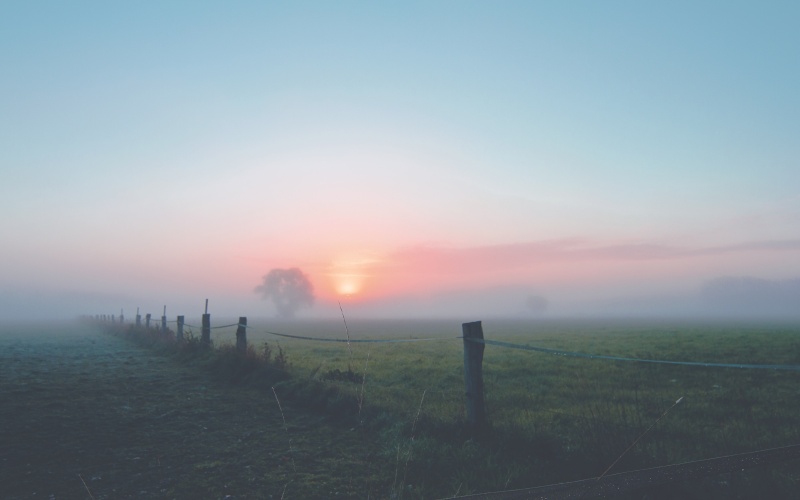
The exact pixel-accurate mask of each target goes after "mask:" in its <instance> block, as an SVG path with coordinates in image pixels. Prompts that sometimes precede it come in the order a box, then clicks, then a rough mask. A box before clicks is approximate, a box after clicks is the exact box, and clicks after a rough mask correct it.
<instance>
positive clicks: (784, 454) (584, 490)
mask: <svg viewBox="0 0 800 500" xmlns="http://www.w3.org/2000/svg"><path fill="white" fill-rule="evenodd" d="M94 319H95V320H97V321H103V322H111V323H117V318H116V317H115V316H114V315H96V316H95V317H94ZM151 319H152V318H151V315H150V314H147V315H146V317H145V325H144V328H146V329H150V328H151V326H150V322H151ZM118 322H119V324H122V323H123V322H124V316H123V314H122V312H121V313H120V316H119V320H118ZM167 323H175V324H176V332H175V339H176V341H178V342H181V341H183V340H184V328H185V327H191V328H196V329H199V330H200V331H201V337H200V340H201V342H203V343H204V344H208V345H210V344H211V335H210V332H211V330H212V329H221V328H232V327H236V337H235V338H236V344H235V345H236V349H237V350H239V351H241V352H244V351H246V350H247V329H248V328H252V327H251V326H248V323H247V317H244V316H241V317H239V320H238V322H236V323H231V324H225V325H218V326H213V327H212V326H211V315H210V314H209V313H208V301H206V308H205V312H204V313H203V315H202V319H201V325H200V326H197V325H190V324H187V323H186V322H185V317H184V316H182V315H181V316H177V318H176V320H175V321H171V322H168V321H167V316H166V306H165V307H164V311H163V314H162V316H161V322H160V328H159V331H161V332H162V333H163V334H169V333H170V331H169V330H168V328H167ZM135 325H136V326H137V327H141V326H142V325H141V316H140V315H139V311H138V309H137V314H136V321H135ZM259 331H260V332H262V333H266V334H269V335H273V336H277V337H283V338H290V339H296V340H304V341H313V342H336V343H347V344H348V345H349V344H351V343H405V342H422V341H430V340H442V339H443V338H442V337H436V338H392V339H387V338H380V339H378V338H373V339H364V338H360V339H351V338H350V337H349V332H348V337H347V338H346V339H345V338H321V337H313V336H304V335H290V334H286V333H280V332H273V331H267V330H264V329H259ZM451 339H461V340H462V341H463V347H464V389H465V390H464V395H465V412H466V423H467V426H468V430H469V432H470V433H472V434H473V435H479V434H482V433H485V432H487V431H488V429H489V422H488V419H487V411H486V405H485V400H484V382H483V366H482V365H483V355H484V351H485V348H486V346H487V345H489V346H496V347H500V348H505V349H516V350H523V351H531V352H538V353H542V354H548V355H555V356H561V357H571V358H581V359H589V360H602V361H614V362H627V363H631V362H632V363H646V364H664V365H673V366H691V367H704V368H733V369H749V370H771V371H793V372H800V365H787V364H743V363H709V362H697V361H675V360H660V359H644V358H632V357H622V356H610V355H598V354H591V353H583V352H576V351H568V350H561V349H553V348H547V347H541V346H531V345H522V344H515V343H511V342H505V341H500V340H492V339H485V338H484V334H483V327H482V323H481V322H480V321H475V322H469V323H463V324H462V335H461V336H459V337H452V338H451ZM679 402H680V400H678V401H677V402H676V404H677V403H679ZM667 411H669V410H667ZM665 414H666V412H665ZM634 444H635V443H634ZM795 459H800V444H798V445H792V446H786V447H781V448H773V449H767V450H760V451H755V452H750V453H743V454H738V455H731V456H725V457H717V458H711V459H707V460H701V461H696V462H689V463H683V464H677V465H668V466H663V467H656V468H652V469H645V470H639V471H632V472H624V473H619V474H609V475H606V473H603V475H601V476H600V477H596V478H590V479H585V480H581V481H575V482H570V483H562V484H556V485H548V486H540V487H535V488H527V489H523V490H513V491H502V492H496V493H484V494H479V495H470V496H466V497H459V498H470V499H478V498H485V499H499V498H514V499H516V498H565V499H571V498H591V497H594V496H602V495H610V494H614V495H616V494H620V493H623V492H626V491H632V490H636V489H641V488H644V487H647V486H654V485H659V484H665V483H669V482H680V481H686V480H690V479H695V478H699V477H705V476H710V475H715V474H720V473H725V472H730V471H735V470H744V469H747V468H753V467H760V466H766V465H771V464H777V463H780V462H784V461H788V460H795ZM615 463H616V462H615ZM613 466H614V464H612V466H611V467H609V469H607V470H606V472H608V471H609V470H611V468H613Z"/></svg>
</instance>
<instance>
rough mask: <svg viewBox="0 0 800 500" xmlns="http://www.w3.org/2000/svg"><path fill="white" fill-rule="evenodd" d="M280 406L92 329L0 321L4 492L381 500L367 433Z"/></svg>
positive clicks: (268, 396)
mask: <svg viewBox="0 0 800 500" xmlns="http://www.w3.org/2000/svg"><path fill="white" fill-rule="evenodd" d="M283 403H284V404H283V405H282V411H283V415H282V412H281V408H279V405H278V401H277V400H276V396H275V395H274V394H273V393H272V392H271V391H264V390H260V391H257V390H255V389H250V388H241V387H233V386H230V385H228V384H225V383H221V382H218V381H215V380H212V379H211V378H210V376H209V375H207V374H203V373H202V371H200V370H198V369H197V368H196V367H191V366H185V365H182V364H180V363H178V362H176V361H175V360H174V359H172V358H170V357H167V356H164V355H160V354H157V353H153V352H152V351H148V350H145V349H143V348H141V347H138V346H135V345H132V344H130V343H128V342H126V341H125V340H123V339H121V338H118V337H114V336H110V335H105V334H102V333H100V332H97V331H93V330H92V329H91V328H87V327H81V326H77V327H64V326H63V325H61V326H47V327H42V326H40V327H37V328H35V329H33V328H31V327H24V328H19V327H17V328H12V327H3V328H2V331H0V443H2V447H0V497H2V498H4V499H17V498H54V499H57V498H94V499H97V500H99V499H103V498H112V499H118V498H281V497H285V498H309V497H313V498H333V497H358V498H368V497H382V496H385V494H386V491H387V486H386V479H385V478H386V477H387V472H386V471H385V468H382V470H383V475H382V476H381V473H379V471H378V467H379V466H378V465H377V463H376V460H375V456H376V455H375V449H374V448H375V445H374V444H373V442H372V440H371V438H370V437H369V436H368V435H367V434H365V433H364V432H362V431H361V430H359V429H352V428H348V427H344V426H340V425H336V424H332V423H329V422H327V421H326V420H324V419H323V418H322V417H320V416H315V415H312V414H309V412H308V411H303V410H299V409H295V408H293V407H292V405H291V404H286V402H283ZM284 418H285V425H284ZM381 477H383V478H384V479H381Z"/></svg>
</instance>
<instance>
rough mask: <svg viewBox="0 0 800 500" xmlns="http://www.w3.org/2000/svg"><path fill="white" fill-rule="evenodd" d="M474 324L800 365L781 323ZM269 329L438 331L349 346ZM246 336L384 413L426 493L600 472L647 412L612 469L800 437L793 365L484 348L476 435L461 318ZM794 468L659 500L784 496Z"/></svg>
mask: <svg viewBox="0 0 800 500" xmlns="http://www.w3.org/2000/svg"><path fill="white" fill-rule="evenodd" d="M483 328H484V333H485V338H486V339H487V340H502V341H506V342H511V343H515V344H520V345H533V346H538V347H546V348H554V349H561V350H566V351H576V352H581V353H591V354H601V355H611V356H620V357H631V358H643V359H656V360H672V361H689V362H697V361H699V362H708V363H739V364H785V365H800V326H798V325H795V324H787V323H778V322H775V323H769V322H764V321H761V322H742V321H740V322H733V321H729V322H721V321H671V320H608V319H606V320H583V321H578V320H569V321H568V320H551V321H544V320H539V321H530V320H529V321H525V320H504V319H489V320H485V321H483ZM259 331H260V332H261V333H259ZM266 331H274V332H279V333H289V334H296V335H305V336H313V337H323V338H324V337H335V338H339V339H343V338H346V336H348V335H349V337H350V338H351V339H352V340H356V339H364V338H369V339H381V338H392V339H411V338H426V339H429V338H434V339H440V340H428V341H421V342H414V343H387V344H381V343H375V344H372V343H351V344H350V345H349V346H348V344H346V343H325V342H311V341H305V340H294V339H286V338H279V337H275V336H272V335H269V334H267V333H264V332H266ZM249 332H250V333H249V335H250V337H249V340H250V341H251V342H252V343H254V344H256V345H257V344H259V343H263V342H271V343H274V342H275V341H276V339H278V342H279V344H280V345H281V346H282V349H283V350H284V351H285V352H286V353H287V356H288V359H289V361H290V364H291V369H290V371H291V373H292V375H293V376H294V377H295V378H296V379H301V380H302V379H306V380H315V381H319V382H321V383H324V384H325V385H328V386H334V387H336V389H337V391H339V393H340V394H344V395H347V396H349V397H350V398H351V400H352V401H355V402H356V403H357V404H356V405H355V406H356V407H357V408H356V407H354V406H352V405H351V406H350V407H349V411H351V412H358V414H357V417H356V418H357V419H358V421H359V422H360V423H362V424H364V425H368V426H369V425H373V426H375V424H374V422H380V425H378V426H376V428H377V430H378V432H379V433H380V434H381V443H382V447H383V455H384V457H385V458H386V459H387V460H389V461H391V460H392V459H394V460H395V461H397V460H400V461H402V460H403V457H406V459H408V462H409V464H408V473H407V474H406V478H407V481H406V487H409V486H410V487H411V488H412V490H414V491H416V492H417V493H418V494H420V495H421V496H431V497H437V496H439V497H443V496H452V495H455V494H466V493H475V492H484V491H496V490H507V489H513V488H522V487H529V486H534V485H539V484H549V483H556V482H562V481H572V480H578V479H584V478H591V477H597V476H599V475H601V474H602V473H604V472H605V471H606V470H607V468H608V467H609V466H610V465H611V464H612V463H614V461H615V460H617V459H618V458H619V457H620V456H622V455H623V453H624V452H625V450H626V449H627V448H628V447H629V446H630V445H631V443H633V442H634V441H635V440H636V439H637V438H638V437H639V436H641V435H642V433H644V432H645V431H646V430H647V429H648V428H649V427H650V426H651V425H653V424H654V423H656V421H658V423H657V425H655V426H654V427H653V428H652V430H651V431H649V432H648V433H647V434H646V435H645V436H644V437H643V438H642V439H641V440H640V441H639V442H638V444H637V445H636V446H635V447H634V448H632V449H631V450H630V451H628V452H627V453H625V454H624V456H623V458H622V459H621V460H619V462H617V463H616V464H615V465H614V468H613V469H612V471H611V472H621V471H625V470H635V469H642V468H647V467H654V466H660V465H667V464H675V463H681V462H687V461H693V460H702V459H707V458H712V457H717V456H723V455H729V454H734V453H741V452H748V451H755V450H760V449H766V448H771V447H778V446H784V445H789V444H796V443H800V428H799V427H798V423H800V417H798V415H800V398H799V397H798V396H799V395H800V384H798V382H800V372H797V371H775V370H757V369H741V368H716V367H698V366H680V365H678V366H675V365H661V364H647V363H636V362H620V361H608V360H596V359H580V358H571V357H564V356H558V355H553V354H544V353H540V352H531V351H526V350H517V349H508V348H504V347H499V346H494V345H487V346H486V349H485V355H484V363H483V374H484V383H485V398H486V406H487V412H488V417H489V420H490V423H491V427H492V430H491V432H490V436H488V437H486V438H484V439H470V438H469V436H466V435H465V434H464V431H463V428H464V421H463V420H464V382H463V342H462V340H460V339H458V338H457V337H458V336H460V334H461V325H460V323H459V322H458V321H456V320H452V321H448V320H437V321H366V320H365V321H354V320H352V319H351V320H350V322H349V323H348V328H347V330H346V329H345V327H344V325H343V324H342V322H339V323H338V324H337V322H336V321H331V322H302V323H298V322H278V321H271V322H269V323H264V324H256V325H254V327H253V328H252V329H250V330H249ZM220 341H223V342H224V340H223V339H220ZM286 383H287V384H289V383H290V382H286ZM679 398H683V399H682V400H681V403H680V404H678V405H675V402H676V401H677V400H678V399H679ZM668 410H669V412H668V414H667V415H665V416H664V417H663V418H661V419H660V420H659V418H660V417H661V416H662V415H663V414H664V412H666V411H668ZM412 428H413V430H412ZM398 457H399V458H398ZM409 457H410V458H409ZM798 465H800V464H798V463H790V464H786V465H783V466H780V467H773V468H771V469H769V470H766V469H765V470H755V471H747V472H743V473H741V474H734V475H727V476H725V477H716V478H711V479H708V480H705V481H701V482H699V483H697V484H692V485H673V486H672V487H671V488H672V490H670V488H666V490H665V489H664V488H660V489H659V492H658V493H659V494H660V495H667V496H668V495H669V493H667V492H668V491H673V490H674V491H673V493H674V497H675V498H679V497H682V498H685V497H687V495H690V496H691V495H698V494H700V492H702V494H701V495H700V496H701V497H703V498H709V497H718V498H736V497H737V496H738V497H740V498H754V497H758V496H760V495H761V494H763V493H764V492H765V488H766V491H770V492H771V494H772V496H773V497H776V498H777V497H786V498H789V497H793V496H794V493H793V492H795V491H796V488H797V487H798V481H799V480H800V467H798ZM637 498H638V497H637Z"/></svg>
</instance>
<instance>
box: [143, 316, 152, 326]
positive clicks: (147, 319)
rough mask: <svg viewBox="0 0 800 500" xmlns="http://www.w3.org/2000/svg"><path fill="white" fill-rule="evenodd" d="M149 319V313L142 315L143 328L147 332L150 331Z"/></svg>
mask: <svg viewBox="0 0 800 500" xmlns="http://www.w3.org/2000/svg"><path fill="white" fill-rule="evenodd" d="M150 317H151V314H150V313H147V314H145V315H144V327H145V328H147V329H148V330H149V329H150Z"/></svg>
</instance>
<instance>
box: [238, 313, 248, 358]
mask: <svg viewBox="0 0 800 500" xmlns="http://www.w3.org/2000/svg"><path fill="white" fill-rule="evenodd" d="M236 349H238V350H239V352H241V353H245V352H246V351H247V317H246V316H239V327H238V328H237V329H236Z"/></svg>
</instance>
